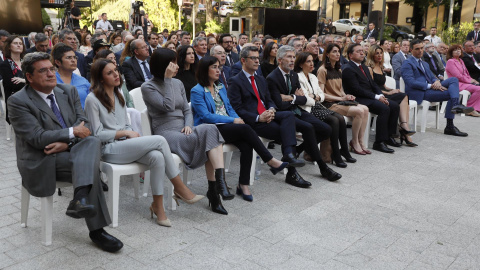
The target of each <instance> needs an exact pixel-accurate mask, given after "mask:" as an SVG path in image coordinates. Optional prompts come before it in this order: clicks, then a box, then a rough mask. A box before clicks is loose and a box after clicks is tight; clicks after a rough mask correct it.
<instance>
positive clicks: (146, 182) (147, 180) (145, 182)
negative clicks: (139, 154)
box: [143, 171, 150, 197]
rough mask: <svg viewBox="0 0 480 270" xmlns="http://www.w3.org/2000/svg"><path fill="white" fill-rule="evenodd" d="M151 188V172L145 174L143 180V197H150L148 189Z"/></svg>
mask: <svg viewBox="0 0 480 270" xmlns="http://www.w3.org/2000/svg"><path fill="white" fill-rule="evenodd" d="M149 187H150V171H146V172H145V178H144V179H143V197H148V188H149Z"/></svg>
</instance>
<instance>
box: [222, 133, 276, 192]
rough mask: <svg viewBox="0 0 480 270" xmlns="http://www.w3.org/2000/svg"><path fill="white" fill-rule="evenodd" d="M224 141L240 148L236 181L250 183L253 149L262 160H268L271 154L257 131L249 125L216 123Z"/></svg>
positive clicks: (243, 183)
mask: <svg viewBox="0 0 480 270" xmlns="http://www.w3.org/2000/svg"><path fill="white" fill-rule="evenodd" d="M217 128H218V131H220V134H222V137H223V139H224V140H225V143H231V144H233V145H235V146H236V147H237V148H238V149H239V150H240V177H239V179H238V183H239V184H241V185H250V170H251V168H252V158H253V149H255V152H257V153H258V155H259V156H260V158H261V159H262V160H263V161H264V162H267V161H270V160H271V159H272V158H273V156H272V154H270V152H269V151H268V150H267V149H266V148H265V146H264V145H263V143H262V141H260V139H259V138H258V135H257V133H255V131H254V130H253V129H252V127H250V126H249V125H242V124H224V125H217Z"/></svg>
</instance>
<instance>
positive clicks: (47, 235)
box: [40, 196, 53, 246]
mask: <svg viewBox="0 0 480 270" xmlns="http://www.w3.org/2000/svg"><path fill="white" fill-rule="evenodd" d="M40 201H41V205H42V206H41V207H42V208H41V215H42V244H44V245H45V246H50V245H51V244H52V219H53V196H49V197H43V198H40Z"/></svg>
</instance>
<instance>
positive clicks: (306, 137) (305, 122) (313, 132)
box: [295, 110, 332, 167]
mask: <svg viewBox="0 0 480 270" xmlns="http://www.w3.org/2000/svg"><path fill="white" fill-rule="evenodd" d="M295 127H296V129H297V131H298V132H300V133H302V137H303V143H302V144H300V145H299V146H298V151H299V152H300V150H304V151H305V152H307V154H309V155H310V156H311V157H312V159H313V160H314V161H316V162H317V163H318V165H319V166H320V167H325V166H326V165H325V162H323V160H322V157H321V155H320V150H319V149H318V144H319V143H320V142H321V141H323V140H325V139H327V138H329V137H330V134H331V133H332V128H331V127H330V126H329V125H328V124H326V123H325V122H322V121H320V120H318V119H317V118H316V117H315V116H313V114H311V113H309V112H307V111H304V110H302V115H300V116H298V115H297V116H296V118H295Z"/></svg>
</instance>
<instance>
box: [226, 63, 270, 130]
mask: <svg viewBox="0 0 480 270" xmlns="http://www.w3.org/2000/svg"><path fill="white" fill-rule="evenodd" d="M255 82H256V84H257V90H258V94H259V96H260V99H261V100H262V101H263V104H264V106H265V108H266V109H269V108H275V109H277V106H275V103H274V102H273V101H272V99H271V98H270V93H269V91H268V88H267V81H266V80H265V79H264V78H263V77H262V76H258V75H255ZM227 96H228V99H229V100H230V104H231V105H232V107H233V109H234V110H235V112H237V114H238V115H239V116H240V117H241V118H242V119H243V120H244V121H245V123H247V124H249V125H250V126H253V125H255V121H256V120H257V116H258V111H257V105H258V100H257V96H256V95H255V92H254V91H253V88H252V83H251V82H250V80H249V79H248V78H247V76H245V74H244V73H243V72H240V73H238V74H237V76H234V77H230V80H228V90H227Z"/></svg>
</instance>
